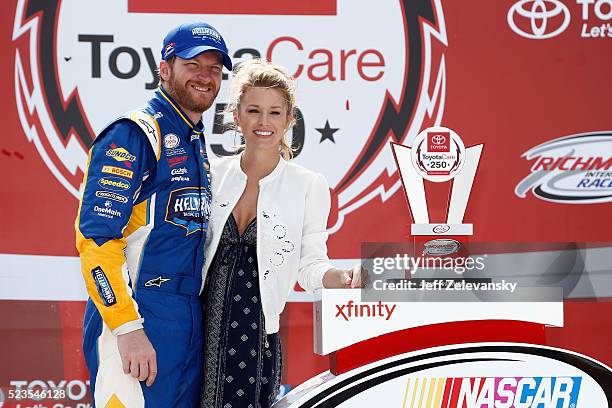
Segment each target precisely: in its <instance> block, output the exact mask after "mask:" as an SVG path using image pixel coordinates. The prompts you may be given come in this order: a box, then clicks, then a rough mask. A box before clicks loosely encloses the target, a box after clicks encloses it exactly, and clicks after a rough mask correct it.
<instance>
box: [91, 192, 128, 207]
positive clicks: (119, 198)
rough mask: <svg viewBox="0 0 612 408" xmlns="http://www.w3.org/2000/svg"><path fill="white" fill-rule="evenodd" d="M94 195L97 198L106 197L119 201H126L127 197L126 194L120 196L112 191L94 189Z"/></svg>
mask: <svg viewBox="0 0 612 408" xmlns="http://www.w3.org/2000/svg"><path fill="white" fill-rule="evenodd" d="M96 197H99V198H107V199H109V200H114V201H118V202H120V203H123V204H125V203H127V202H128V198H127V197H126V196H122V195H121V194H117V193H113V192H112V191H100V190H98V191H96Z"/></svg>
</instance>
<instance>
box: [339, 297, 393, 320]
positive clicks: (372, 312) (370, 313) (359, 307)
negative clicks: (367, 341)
mask: <svg viewBox="0 0 612 408" xmlns="http://www.w3.org/2000/svg"><path fill="white" fill-rule="evenodd" d="M396 306H397V305H393V306H391V307H389V305H388V304H383V302H381V301H378V303H372V304H368V303H361V304H356V303H353V301H352V300H349V301H348V302H347V304H345V305H336V310H337V313H336V316H334V317H336V318H338V317H340V318H342V319H344V320H345V321H347V322H348V321H349V319H350V318H361V317H372V318H377V317H384V318H385V320H389V319H390V318H391V315H392V314H393V312H394V311H395V307H396Z"/></svg>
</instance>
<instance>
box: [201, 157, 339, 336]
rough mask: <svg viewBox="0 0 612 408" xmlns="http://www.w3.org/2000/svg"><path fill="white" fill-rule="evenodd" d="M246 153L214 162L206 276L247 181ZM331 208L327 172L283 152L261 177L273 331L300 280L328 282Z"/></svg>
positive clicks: (263, 254)
mask: <svg viewBox="0 0 612 408" xmlns="http://www.w3.org/2000/svg"><path fill="white" fill-rule="evenodd" d="M240 157H241V155H236V156H231V157H225V158H221V159H213V160H211V163H210V164H211V183H212V196H213V200H212V208H211V214H210V218H209V224H208V235H207V239H206V244H205V257H206V258H205V261H204V268H203V271H202V275H203V281H202V282H204V281H205V280H206V274H207V272H208V268H209V267H210V265H211V263H212V260H213V257H214V255H215V252H216V251H217V246H218V245H219V240H220V238H221V233H222V231H223V227H224V226H225V223H226V222H227V219H228V217H229V216H230V214H231V212H232V210H233V209H234V206H235V205H236V203H237V202H238V199H239V198H240V197H241V196H242V193H243V192H244V189H245V187H246V183H247V175H246V174H245V173H244V172H243V171H242V169H241V168H240ZM329 208H330V195H329V187H328V185H327V181H326V180H325V178H324V177H323V175H321V174H318V173H314V172H312V171H310V170H307V169H305V168H304V167H301V166H299V165H297V164H293V163H288V162H287V161H285V160H284V159H282V158H281V159H280V161H279V162H278V165H277V166H276V168H275V169H274V170H273V171H272V173H270V174H269V175H267V176H266V177H264V178H262V179H261V180H260V181H259V197H258V199H257V262H258V271H259V290H260V296H261V306H262V309H263V313H264V317H265V323H266V332H267V333H268V334H272V333H276V332H278V329H279V315H280V314H281V312H282V311H283V309H284V307H285V303H286V302H287V297H288V296H289V293H290V292H291V290H292V289H293V287H294V285H295V283H296V281H297V282H299V284H300V286H301V287H302V288H304V290H306V291H308V292H313V291H315V290H317V289H320V288H322V287H323V275H324V274H325V272H327V271H328V270H329V269H332V268H333V266H332V265H331V264H330V262H329V258H328V257H327V244H326V241H327V236H328V234H327V218H328V216H329ZM202 285H204V283H202ZM202 288H203V286H202Z"/></svg>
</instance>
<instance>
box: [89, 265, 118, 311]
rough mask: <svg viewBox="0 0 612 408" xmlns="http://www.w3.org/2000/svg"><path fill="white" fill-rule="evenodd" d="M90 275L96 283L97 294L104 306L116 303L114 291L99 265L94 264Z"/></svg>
mask: <svg viewBox="0 0 612 408" xmlns="http://www.w3.org/2000/svg"><path fill="white" fill-rule="evenodd" d="M91 275H92V276H93V280H94V282H95V283H96V288H97V289H98V294H99V295H100V299H102V303H104V306H112V305H114V304H115V303H117V297H116V296H115V292H113V288H112V287H111V285H110V282H109V281H108V278H107V277H106V274H105V273H104V270H102V268H101V267H100V266H96V267H95V268H93V269H92V270H91Z"/></svg>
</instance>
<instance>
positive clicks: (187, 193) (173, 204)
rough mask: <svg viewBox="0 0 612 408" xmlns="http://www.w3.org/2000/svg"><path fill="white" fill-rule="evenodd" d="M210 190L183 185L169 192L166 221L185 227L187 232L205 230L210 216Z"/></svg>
mask: <svg viewBox="0 0 612 408" xmlns="http://www.w3.org/2000/svg"><path fill="white" fill-rule="evenodd" d="M210 203H211V195H210V192H209V191H208V190H207V189H205V188H203V187H185V188H180V189H178V190H174V191H173V192H171V193H170V199H169V200H168V206H167V207H166V221H167V222H169V223H171V224H174V225H177V226H179V227H182V228H185V229H186V230H187V233H186V234H185V235H189V234H192V233H194V232H196V231H202V230H206V228H207V227H208V218H209V216H210Z"/></svg>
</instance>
